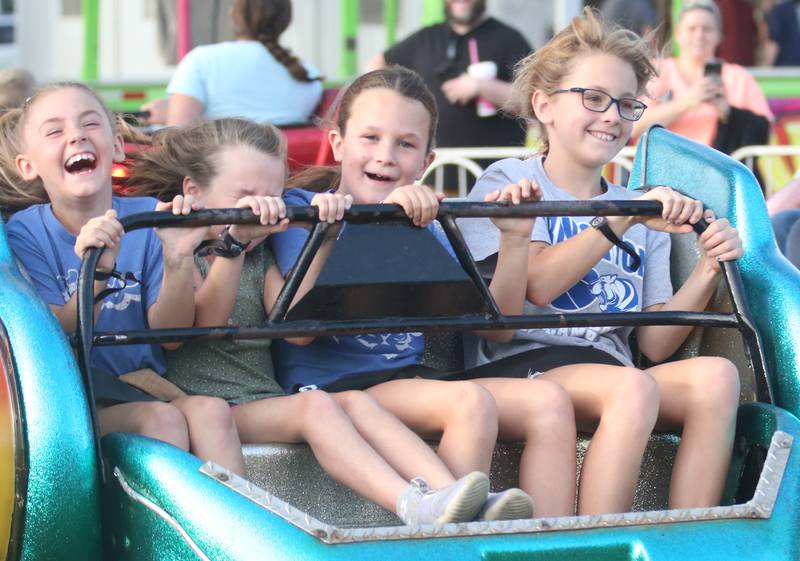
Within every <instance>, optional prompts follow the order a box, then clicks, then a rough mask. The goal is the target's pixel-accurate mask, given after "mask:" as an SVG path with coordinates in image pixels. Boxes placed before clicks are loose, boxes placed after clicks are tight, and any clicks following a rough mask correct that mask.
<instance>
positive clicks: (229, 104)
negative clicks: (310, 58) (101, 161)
mask: <svg viewBox="0 0 800 561" xmlns="http://www.w3.org/2000/svg"><path fill="white" fill-rule="evenodd" d="M230 16H231V18H232V20H233V24H234V29H235V31H236V37H237V39H236V41H226V42H223V43H217V44H215V45H203V46H200V47H196V48H195V49H193V50H192V51H191V52H190V53H189V54H188V55H186V57H185V58H184V59H183V60H182V61H181V63H180V64H179V65H178V68H177V70H176V71H175V75H174V76H173V77H172V80H170V83H169V85H168V86H167V93H168V94H169V102H168V104H167V111H166V118H165V116H164V111H163V109H164V104H163V102H154V103H151V104H147V105H145V106H144V109H147V110H150V111H151V114H152V116H151V119H150V122H151V123H154V122H156V123H157V122H166V124H167V125H183V124H187V123H191V122H194V121H197V120H198V119H200V118H201V117H204V118H221V117H243V118H246V119H249V120H252V121H256V122H261V123H263V122H269V123H272V124H275V125H287V124H293V123H302V122H306V121H307V120H308V119H309V117H310V115H311V114H312V113H313V111H314V109H315V108H316V106H317V105H318V104H319V102H320V99H321V98H322V83H321V82H320V79H321V78H320V76H319V72H318V71H317V69H316V68H314V67H313V66H311V65H308V64H305V63H303V62H301V61H300V60H298V59H297V58H296V57H294V56H293V55H292V54H291V53H290V52H289V51H288V50H287V49H285V48H283V47H281V46H280V44H279V43H278V39H279V38H280V35H281V34H282V33H283V32H284V31H285V30H286V28H287V27H289V23H291V20H292V4H291V2H290V0H235V2H234V4H233V6H232V7H231V11H230Z"/></svg>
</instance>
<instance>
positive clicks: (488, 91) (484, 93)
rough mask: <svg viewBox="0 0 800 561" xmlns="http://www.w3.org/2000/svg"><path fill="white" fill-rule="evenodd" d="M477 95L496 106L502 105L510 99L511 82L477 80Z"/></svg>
mask: <svg viewBox="0 0 800 561" xmlns="http://www.w3.org/2000/svg"><path fill="white" fill-rule="evenodd" d="M477 82H478V95H479V96H480V97H482V98H484V99H487V100H489V101H490V102H492V104H493V105H496V106H497V107H504V106H505V105H506V103H508V100H509V99H511V84H510V83H509V82H504V81H503V80H478V81H477Z"/></svg>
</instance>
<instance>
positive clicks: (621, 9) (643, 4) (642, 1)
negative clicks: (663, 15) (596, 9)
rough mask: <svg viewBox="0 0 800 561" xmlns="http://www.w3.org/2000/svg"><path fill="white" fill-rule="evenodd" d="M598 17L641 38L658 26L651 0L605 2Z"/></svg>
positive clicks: (610, 0) (608, 0)
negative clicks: (600, 16)
mask: <svg viewBox="0 0 800 561" xmlns="http://www.w3.org/2000/svg"><path fill="white" fill-rule="evenodd" d="M600 15H602V16H603V19H605V20H606V21H609V22H614V23H616V24H617V25H620V26H622V27H624V28H625V29H630V30H631V31H633V32H634V33H637V34H638V35H641V36H642V37H644V36H645V35H646V34H647V33H649V32H650V31H652V30H654V29H655V28H656V26H657V25H658V14H657V13H656V8H655V6H653V2H652V1H651V0H605V2H603V4H602V6H601V7H600Z"/></svg>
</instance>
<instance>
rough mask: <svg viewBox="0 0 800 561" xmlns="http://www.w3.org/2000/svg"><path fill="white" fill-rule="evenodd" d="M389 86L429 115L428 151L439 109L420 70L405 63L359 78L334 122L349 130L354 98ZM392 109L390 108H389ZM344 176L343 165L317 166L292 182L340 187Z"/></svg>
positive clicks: (342, 99) (343, 99)
mask: <svg viewBox="0 0 800 561" xmlns="http://www.w3.org/2000/svg"><path fill="white" fill-rule="evenodd" d="M376 89H387V90H391V91H393V92H396V93H398V94H400V95H401V96H403V97H405V98H408V99H411V100H414V101H419V102H420V103H421V104H422V105H423V107H425V110H426V111H427V112H428V115H429V116H430V123H429V125H428V131H427V140H426V144H425V152H426V153H428V152H430V151H431V150H432V149H433V146H434V142H435V137H436V126H437V125H438V123H439V110H438V109H437V107H436V99H435V98H434V97H433V94H432V93H431V91H430V89H428V86H426V85H425V82H424V81H423V80H422V77H420V75H419V74H417V73H416V72H414V71H413V70H409V69H408V68H404V67H402V66H397V65H391V66H387V67H385V68H381V69H379V70H374V71H372V72H367V73H366V74H362V75H361V76H359V77H358V78H356V79H355V80H354V81H353V82H352V83H351V84H350V85H349V86H348V87H347V89H346V90H345V91H344V93H343V94H342V95H341V96H340V99H339V102H338V104H336V106H335V108H334V111H335V113H334V115H335V118H334V119H333V124H332V126H333V127H335V128H336V129H337V130H338V131H339V133H340V134H341V135H342V136H345V135H346V134H347V123H348V121H349V120H350V117H351V115H352V111H353V104H354V103H355V100H356V99H357V98H358V96H359V95H361V94H362V93H363V92H365V91H369V90H376ZM386 110H387V111H391V108H388V107H387V108H386ZM340 180H341V166H314V167H310V168H307V169H305V170H303V171H300V172H299V173H297V174H295V175H293V176H292V177H291V178H290V179H289V185H293V186H298V187H302V188H304V189H308V190H311V191H320V190H324V189H331V188H338V186H339V181H340Z"/></svg>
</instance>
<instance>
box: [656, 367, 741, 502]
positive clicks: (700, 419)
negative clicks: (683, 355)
mask: <svg viewBox="0 0 800 561" xmlns="http://www.w3.org/2000/svg"><path fill="white" fill-rule="evenodd" d="M648 373H649V374H650V375H651V376H653V378H654V379H655V381H656V383H657V384H658V391H659V394H660V396H661V408H660V410H659V417H658V424H657V425H656V426H657V427H658V428H659V429H664V430H669V429H673V430H674V429H676V428H679V427H681V426H682V427H683V431H682V435H681V445H680V447H679V448H678V455H677V457H676V458H675V466H674V468H673V470H672V481H671V484H670V496H669V506H670V508H694V507H704V506H716V505H718V504H719V503H720V501H721V499H722V491H723V488H724V486H725V478H726V477H727V475H728V468H729V466H730V461H731V449H732V448H733V437H734V433H735V431H736V410H737V407H738V405H739V374H738V372H737V371H736V367H735V366H734V365H733V364H732V363H731V362H730V361H728V360H726V359H724V358H720V357H698V358H692V359H689V360H681V361H678V362H669V363H667V364H660V365H658V366H654V367H653V368H650V369H649V370H648Z"/></svg>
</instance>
